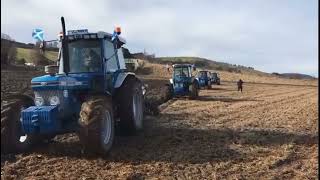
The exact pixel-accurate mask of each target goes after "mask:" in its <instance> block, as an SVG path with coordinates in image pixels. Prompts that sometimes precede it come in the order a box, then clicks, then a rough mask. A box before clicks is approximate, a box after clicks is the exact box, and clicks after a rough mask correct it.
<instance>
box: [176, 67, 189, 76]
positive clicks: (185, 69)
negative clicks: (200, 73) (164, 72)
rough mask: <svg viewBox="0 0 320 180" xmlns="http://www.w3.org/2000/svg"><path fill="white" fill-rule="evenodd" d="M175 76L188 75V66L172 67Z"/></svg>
mask: <svg viewBox="0 0 320 180" xmlns="http://www.w3.org/2000/svg"><path fill="white" fill-rule="evenodd" d="M174 76H175V77H178V78H180V77H190V73H189V68H188V67H177V68H175V69H174Z"/></svg>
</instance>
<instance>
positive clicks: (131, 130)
mask: <svg viewBox="0 0 320 180" xmlns="http://www.w3.org/2000/svg"><path fill="white" fill-rule="evenodd" d="M117 101H118V103H119V109H118V113H119V117H120V122H119V127H120V133H121V134H122V135H135V134H136V133H138V132H139V131H141V130H142V129H143V112H144V109H143V108H144V102H143V95H142V89H141V82H140V81H139V80H138V79H136V78H133V77H129V78H128V79H126V80H125V82H124V83H123V84H122V86H121V87H120V89H119V91H118V97H117Z"/></svg>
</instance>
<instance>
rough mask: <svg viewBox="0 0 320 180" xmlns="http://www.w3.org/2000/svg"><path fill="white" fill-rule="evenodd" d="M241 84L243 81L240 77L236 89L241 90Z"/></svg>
mask: <svg viewBox="0 0 320 180" xmlns="http://www.w3.org/2000/svg"><path fill="white" fill-rule="evenodd" d="M242 84H243V81H242V80H241V79H239V81H238V82H237V85H238V91H241V92H242Z"/></svg>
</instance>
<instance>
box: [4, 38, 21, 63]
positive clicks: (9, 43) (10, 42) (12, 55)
mask: <svg viewBox="0 0 320 180" xmlns="http://www.w3.org/2000/svg"><path fill="white" fill-rule="evenodd" d="M16 55H17V48H16V47H15V45H14V39H12V38H11V37H10V36H9V35H6V34H3V33H1V64H5V65H10V64H12V63H13V62H15V59H16Z"/></svg>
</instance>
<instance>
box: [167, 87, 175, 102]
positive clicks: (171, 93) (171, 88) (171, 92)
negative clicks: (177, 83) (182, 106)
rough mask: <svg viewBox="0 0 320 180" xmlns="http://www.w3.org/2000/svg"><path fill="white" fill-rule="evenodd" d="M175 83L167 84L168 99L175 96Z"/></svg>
mask: <svg viewBox="0 0 320 180" xmlns="http://www.w3.org/2000/svg"><path fill="white" fill-rule="evenodd" d="M173 91H174V90H173V85H172V84H168V85H167V92H166V98H167V100H169V99H172V98H173V96H174V92H173Z"/></svg>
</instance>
